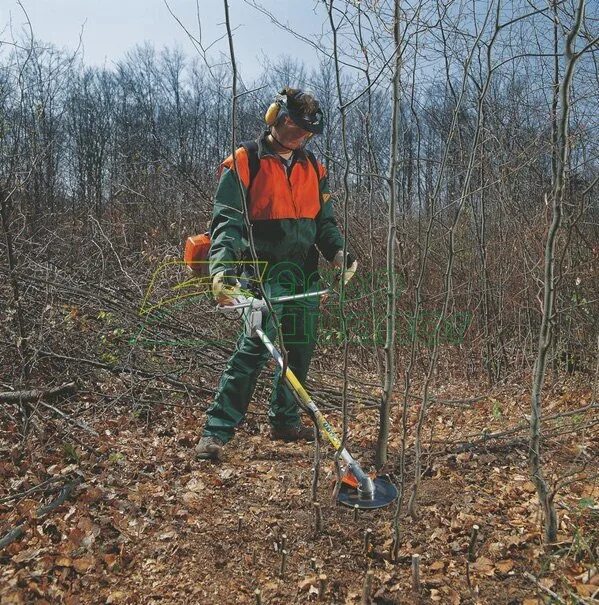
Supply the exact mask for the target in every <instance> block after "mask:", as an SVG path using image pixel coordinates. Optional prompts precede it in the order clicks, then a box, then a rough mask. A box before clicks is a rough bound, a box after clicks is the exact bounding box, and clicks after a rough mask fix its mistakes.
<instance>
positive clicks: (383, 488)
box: [337, 477, 397, 509]
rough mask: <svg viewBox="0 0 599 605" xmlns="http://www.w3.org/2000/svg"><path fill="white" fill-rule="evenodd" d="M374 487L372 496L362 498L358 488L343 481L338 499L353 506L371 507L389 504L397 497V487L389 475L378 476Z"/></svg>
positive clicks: (381, 506)
mask: <svg viewBox="0 0 599 605" xmlns="http://www.w3.org/2000/svg"><path fill="white" fill-rule="evenodd" d="M374 488H375V489H374V496H373V497H372V498H362V497H360V493H359V492H358V490H357V489H356V488H353V487H351V486H349V485H347V484H345V483H342V484H341V489H340V490H339V496H338V497H337V501H338V502H340V503H341V504H343V505H344V506H349V507H351V508H354V507H355V506H356V505H357V506H358V508H363V509H371V508H383V507H384V506H388V505H389V504H391V502H393V501H394V500H395V499H396V498H397V488H396V487H395V485H393V483H391V481H389V479H388V478H387V477H376V479H374Z"/></svg>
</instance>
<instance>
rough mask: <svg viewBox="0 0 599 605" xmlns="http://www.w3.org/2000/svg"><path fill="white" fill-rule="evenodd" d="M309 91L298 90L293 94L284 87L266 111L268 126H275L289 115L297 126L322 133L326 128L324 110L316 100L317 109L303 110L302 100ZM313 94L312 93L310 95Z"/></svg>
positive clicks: (314, 132) (265, 117)
mask: <svg viewBox="0 0 599 605" xmlns="http://www.w3.org/2000/svg"><path fill="white" fill-rule="evenodd" d="M306 94H307V93H304V92H302V91H301V90H298V91H297V92H295V93H294V94H293V95H289V94H287V89H283V90H282V91H281V92H280V93H279V94H278V95H277V96H276V97H275V100H274V101H273V102H272V103H271V105H270V106H269V108H268V109H267V111H266V115H265V116H264V119H265V121H266V124H267V125H268V126H275V125H276V124H278V123H279V122H281V121H282V120H283V119H284V118H285V117H286V116H288V117H289V118H290V119H291V120H292V121H293V123H294V124H295V125H296V126H299V127H300V128H303V129H304V130H306V131H307V132H309V133H311V134H322V131H323V130H324V117H323V114H322V110H321V109H320V107H319V106H318V102H317V101H316V100H314V101H313V103H314V104H315V105H316V109H315V110H314V111H311V112H305V111H303V110H302V106H301V100H302V97H303V96H304V95H306ZM309 96H311V95H309Z"/></svg>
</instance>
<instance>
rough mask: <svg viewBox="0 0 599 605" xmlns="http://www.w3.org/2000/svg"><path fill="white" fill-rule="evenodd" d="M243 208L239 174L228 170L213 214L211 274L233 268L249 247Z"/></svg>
mask: <svg viewBox="0 0 599 605" xmlns="http://www.w3.org/2000/svg"><path fill="white" fill-rule="evenodd" d="M244 192H245V188H244ZM242 208H243V205H242V201H241V195H240V191H239V180H238V178H237V175H236V174H235V172H233V171H232V170H228V169H227V168H225V169H224V170H223V173H222V175H221V177H220V181H219V183H218V187H217V189H216V194H215V197H214V208H213V211H212V224H211V226H210V233H211V243H210V275H215V274H216V273H219V272H220V271H224V270H225V269H227V268H229V267H231V266H232V265H233V264H234V263H235V262H236V261H238V260H239V259H240V257H241V254H242V252H243V251H244V250H245V248H246V247H247V241H246V238H245V237H244V234H245V224H244V220H243V210H242Z"/></svg>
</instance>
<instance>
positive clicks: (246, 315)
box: [218, 290, 397, 509]
mask: <svg viewBox="0 0 599 605" xmlns="http://www.w3.org/2000/svg"><path fill="white" fill-rule="evenodd" d="M328 292H329V290H320V291H318V292H309V293H306V294H294V295H289V296H279V297H276V298H271V299H270V302H272V303H276V302H287V301H291V300H298V299H300V298H307V297H311V296H320V295H323V294H327V293H328ZM233 301H234V302H233V304H232V305H226V306H222V305H219V307H218V308H219V309H220V310H221V311H225V312H230V311H234V312H237V313H238V314H239V315H240V316H241V317H242V319H243V320H244V325H245V330H246V334H247V336H249V337H250V338H256V337H258V338H260V340H261V341H262V342H263V343H264V346H265V347H266V348H267V349H268V351H269V353H270V354H271V355H272V357H273V358H274V360H275V361H276V362H277V363H278V364H279V365H280V366H281V370H283V369H284V370H285V375H284V379H285V383H286V384H287V386H288V387H289V388H290V389H291V392H292V393H293V395H294V396H295V398H296V400H297V401H298V403H299V405H300V407H302V408H303V409H305V410H306V411H308V412H309V413H310V414H311V415H312V417H313V418H314V421H315V422H316V424H317V426H318V428H319V429H320V431H321V432H322V433H324V434H325V435H326V437H327V439H328V440H329V442H330V443H331V445H332V446H333V447H334V448H335V450H339V449H340V448H341V440H340V439H339V437H338V436H337V434H336V433H335V431H334V430H333V428H332V427H331V425H330V424H329V423H328V421H327V419H326V418H325V417H324V415H323V414H322V412H321V411H320V410H319V409H318V408H317V407H316V404H315V403H314V402H313V401H312V399H311V397H310V395H309V394H308V393H307V391H306V389H304V387H303V386H302V385H301V383H300V381H299V380H298V379H297V377H296V376H295V374H294V373H293V372H292V371H291V369H290V368H289V367H287V368H285V367H284V361H283V356H282V355H281V353H280V352H279V350H278V349H277V348H276V347H275V345H274V344H273V343H272V342H271V340H270V338H268V336H267V335H266V333H265V332H264V330H263V319H264V316H265V314H266V312H267V311H268V307H267V305H266V301H264V300H263V299H261V298H254V297H244V296H236V297H234V298H233ZM340 457H341V458H342V460H343V461H344V462H345V464H346V465H347V471H346V473H345V475H344V476H343V477H342V480H341V488H340V489H339V494H338V497H337V499H338V501H339V502H340V503H341V504H344V505H345V506H350V507H352V508H355V507H356V506H357V507H358V508H363V509H371V508H382V507H383V506H387V505H388V504H391V502H393V501H394V500H395V499H396V498H397V488H396V487H395V486H394V485H393V483H391V481H389V479H388V478H387V477H386V476H379V477H374V478H372V477H370V476H369V475H367V474H366V473H365V472H364V471H363V470H362V468H361V467H360V465H359V464H358V462H357V461H356V460H355V459H354V458H353V457H352V455H351V454H350V453H349V452H348V451H347V449H346V448H345V447H344V448H342V449H341V452H340Z"/></svg>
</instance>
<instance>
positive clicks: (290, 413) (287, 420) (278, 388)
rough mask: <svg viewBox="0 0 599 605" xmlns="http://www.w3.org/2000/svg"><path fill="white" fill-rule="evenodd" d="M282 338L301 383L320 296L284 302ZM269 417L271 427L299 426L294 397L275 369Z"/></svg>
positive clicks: (311, 349)
mask: <svg viewBox="0 0 599 605" xmlns="http://www.w3.org/2000/svg"><path fill="white" fill-rule="evenodd" d="M282 313H283V314H282V319H281V323H282V328H283V339H284V341H285V347H286V349H287V353H288V363H289V368H290V369H291V371H292V372H293V373H294V374H295V376H296V377H297V379H298V380H299V381H300V382H301V383H302V384H304V382H305V380H306V377H307V375H308V369H309V367H310V361H311V359H312V353H313V352H314V346H315V345H316V337H317V331H318V318H319V297H317V296H315V297H312V298H306V299H300V300H297V301H290V302H289V303H286V304H285V306H284V309H283V312H282ZM268 417H269V421H270V423H271V425H272V426H273V427H274V428H286V427H293V426H298V425H299V424H300V415H299V408H298V404H297V401H296V400H295V397H294V395H293V393H292V392H291V390H290V389H289V387H287V385H286V384H285V381H284V380H283V378H282V376H281V369H280V367H279V366H277V369H276V371H275V379H274V389H273V394H272V397H271V402H270V409H269V412H268Z"/></svg>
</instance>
